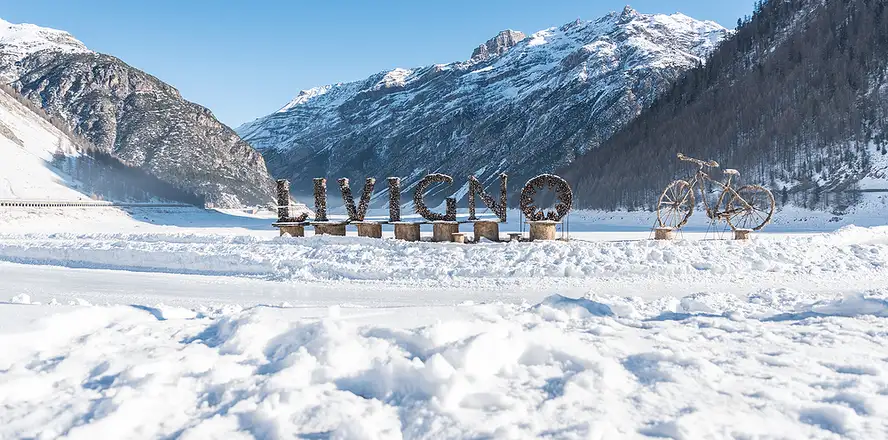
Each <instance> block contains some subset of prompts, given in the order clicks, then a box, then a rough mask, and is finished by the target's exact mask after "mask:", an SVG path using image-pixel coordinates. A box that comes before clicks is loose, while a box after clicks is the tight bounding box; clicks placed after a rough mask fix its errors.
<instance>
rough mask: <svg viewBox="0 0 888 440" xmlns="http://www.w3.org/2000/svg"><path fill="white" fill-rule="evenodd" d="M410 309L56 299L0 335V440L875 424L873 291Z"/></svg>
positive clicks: (877, 429)
mask: <svg viewBox="0 0 888 440" xmlns="http://www.w3.org/2000/svg"><path fill="white" fill-rule="evenodd" d="M10 307H11V306H10ZM15 307H25V308H32V307H35V306H15ZM43 307H44V308H49V307H46V306H43ZM416 309H417V308H406V309H401V310H389V311H388V314H387V315H384V316H377V317H375V318H371V319H369V320H368V319H366V318H365V319H363V320H362V319H355V318H354V316H359V315H352V314H351V313H350V312H348V311H345V310H344V309H339V308H336V307H334V308H330V309H328V310H327V311H326V312H324V314H322V315H320V316H318V317H317V318H314V319H305V318H294V317H293V316H292V315H290V314H289V312H291V311H293V310H294V309H286V308H268V307H255V308H248V309H239V308H237V307H229V308H225V309H217V310H203V311H190V310H186V309H178V308H175V307H163V306H160V307H156V308H147V307H125V306H113V307H96V306H92V307H73V308H69V310H66V311H64V312H62V313H60V314H57V315H54V316H51V317H48V318H44V319H42V320H39V321H37V322H35V323H31V324H28V325H26V326H23V328H19V329H17V330H16V331H15V332H14V333H2V334H0V345H2V346H4V347H8V348H10V349H6V350H2V351H0V371H3V372H4V373H3V374H2V375H0V404H2V405H3V407H4V408H5V410H4V411H3V412H0V437H2V438H21V437H29V438H55V437H58V436H62V435H64V436H67V437H68V438H124V437H141V438H144V437H162V436H178V437H180V438H183V439H194V438H200V439H207V438H229V439H230V438H292V437H294V436H295V437H301V438H349V439H351V438H368V439H371V438H373V439H375V438H379V439H388V438H429V439H432V438H434V439H441V438H478V437H481V438H531V437H540V436H546V437H553V438H642V437H646V436H654V437H670V438H679V439H682V438H686V439H699V438H725V437H733V438H834V437H837V436H842V437H846V438H861V439H867V438H868V439H871V438H884V437H885V436H886V435H888V425H886V423H885V421H884V414H885V412H886V410H888V352H886V350H885V349H884V344H883V339H884V337H885V336H886V335H888V321H886V320H885V319H883V318H879V317H877V316H882V317H888V295H886V292H885V291H874V292H866V293H861V294H857V295H852V296H849V297H846V298H826V297H822V298H806V297H804V295H798V292H791V291H785V290H784V291H773V292H770V293H763V294H758V295H756V296H754V297H752V296H751V297H748V298H743V299H738V298H736V297H734V296H733V295H717V294H711V295H703V296H700V295H697V296H694V297H685V298H667V299H659V300H653V301H643V300H640V299H637V298H636V299H624V298H596V299H581V300H573V299H568V298H565V297H561V296H557V295H556V296H552V297H550V298H547V299H546V300H545V301H543V302H542V303H540V304H537V305H528V304H524V305H515V304H488V305H478V306H465V307H462V309H464V315H463V316H462V317H459V318H450V319H446V320H443V321H438V322H434V320H430V321H429V323H428V324H424V325H422V326H419V327H402V326H399V325H398V324H399V322H404V321H403V320H404V319H407V320H409V317H410V315H412V314H414V313H415V312H416ZM840 316H846V317H853V319H849V318H845V317H840Z"/></svg>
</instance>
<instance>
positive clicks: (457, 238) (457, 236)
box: [452, 232, 466, 243]
mask: <svg viewBox="0 0 888 440" xmlns="http://www.w3.org/2000/svg"><path fill="white" fill-rule="evenodd" d="M452 239H453V242H454V243H465V242H466V233H465V232H454V233H453V238H452Z"/></svg>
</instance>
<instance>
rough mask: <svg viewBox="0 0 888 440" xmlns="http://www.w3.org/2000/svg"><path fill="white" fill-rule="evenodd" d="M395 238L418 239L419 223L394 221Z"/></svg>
mask: <svg viewBox="0 0 888 440" xmlns="http://www.w3.org/2000/svg"><path fill="white" fill-rule="evenodd" d="M394 225H395V238H397V239H398V240H404V241H419V239H420V229H419V226H420V225H421V223H394Z"/></svg>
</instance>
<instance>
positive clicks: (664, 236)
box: [654, 228, 675, 240]
mask: <svg viewBox="0 0 888 440" xmlns="http://www.w3.org/2000/svg"><path fill="white" fill-rule="evenodd" d="M674 238H675V230H673V229H672V228H657V229H654V239H655V240H672V239H674Z"/></svg>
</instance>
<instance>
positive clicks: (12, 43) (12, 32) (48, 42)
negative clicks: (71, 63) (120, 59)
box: [0, 19, 91, 81]
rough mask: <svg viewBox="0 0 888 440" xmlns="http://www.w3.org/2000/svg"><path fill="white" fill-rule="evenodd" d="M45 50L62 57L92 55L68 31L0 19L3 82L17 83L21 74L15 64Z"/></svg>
mask: <svg viewBox="0 0 888 440" xmlns="http://www.w3.org/2000/svg"><path fill="white" fill-rule="evenodd" d="M44 50H48V51H52V52H58V53H90V52H91V51H90V50H89V49H87V48H86V45H84V44H83V43H81V42H80V41H79V40H77V39H76V38H74V36H73V35H71V34H69V33H67V32H65V31H60V30H57V29H50V28H45V27H41V26H37V25H34V24H28V23H21V24H14V23H10V22H8V21H5V20H3V19H0V72H2V73H0V79H5V80H7V81H8V80H14V79H15V77H16V75H17V74H18V72H17V69H15V68H14V66H15V64H16V63H17V62H19V61H21V60H23V59H25V58H26V57H28V56H29V55H32V54H35V53H37V52H41V51H44Z"/></svg>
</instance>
